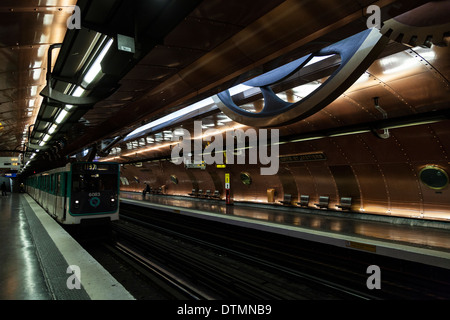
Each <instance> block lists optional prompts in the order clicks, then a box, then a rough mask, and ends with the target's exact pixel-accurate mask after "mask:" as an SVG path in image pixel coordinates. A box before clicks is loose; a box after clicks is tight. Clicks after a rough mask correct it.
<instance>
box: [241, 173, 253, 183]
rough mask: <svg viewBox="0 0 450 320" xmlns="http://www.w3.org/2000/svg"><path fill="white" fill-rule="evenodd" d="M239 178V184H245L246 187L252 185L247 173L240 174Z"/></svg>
mask: <svg viewBox="0 0 450 320" xmlns="http://www.w3.org/2000/svg"><path fill="white" fill-rule="evenodd" d="M240 178H241V182H242V183H243V184H245V185H246V186H248V185H251V184H252V178H251V177H250V174H249V173H247V172H241V175H240Z"/></svg>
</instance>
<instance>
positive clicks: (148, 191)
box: [142, 183, 150, 199]
mask: <svg viewBox="0 0 450 320" xmlns="http://www.w3.org/2000/svg"><path fill="white" fill-rule="evenodd" d="M146 193H150V186H149V185H148V184H147V183H146V184H145V189H144V190H143V191H142V197H143V198H144V199H145V194H146Z"/></svg>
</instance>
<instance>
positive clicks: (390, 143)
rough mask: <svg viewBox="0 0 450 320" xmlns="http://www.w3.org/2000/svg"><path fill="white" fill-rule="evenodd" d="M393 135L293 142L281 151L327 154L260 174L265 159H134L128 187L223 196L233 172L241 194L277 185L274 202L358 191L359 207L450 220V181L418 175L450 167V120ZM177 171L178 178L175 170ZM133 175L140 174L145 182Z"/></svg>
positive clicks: (334, 198) (253, 196)
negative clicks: (439, 183)
mask: <svg viewBox="0 0 450 320" xmlns="http://www.w3.org/2000/svg"><path fill="white" fill-rule="evenodd" d="M390 134H391V136H390V138H388V139H380V138H377V137H376V136H375V135H373V134H371V133H366V134H357V135H348V136H343V137H335V138H324V139H319V140H314V141H305V142H297V143H289V144H284V145H281V146H280V156H283V155H287V154H302V153H309V152H323V153H324V154H325V156H326V160H319V161H308V162H291V163H280V168H279V171H278V173H277V174H276V175H273V176H262V175H260V165H237V164H235V165H228V166H227V168H226V169H217V168H216V167H215V166H207V168H206V169H205V170H201V169H185V168H184V165H174V164H173V163H171V162H170V161H157V162H144V163H142V167H136V166H134V165H131V164H128V165H126V166H125V167H123V168H122V176H124V177H127V178H128V180H129V182H130V185H129V186H122V190H127V191H142V190H143V189H144V182H148V183H149V184H150V185H151V186H152V187H153V188H158V187H160V186H162V185H165V186H166V193H167V194H172V195H187V194H188V193H189V192H191V190H192V189H193V188H199V189H203V191H205V190H208V189H209V190H211V191H212V192H214V190H219V191H220V192H221V194H222V196H223V191H224V189H223V186H224V175H225V172H229V173H231V176H232V179H231V188H232V192H233V197H234V199H235V200H237V201H241V200H244V201H258V202H267V189H275V192H276V196H275V202H277V201H278V200H282V199H283V195H284V193H289V194H292V196H293V198H294V199H296V200H297V201H299V197H300V195H301V194H305V195H310V198H311V200H310V206H313V204H314V203H317V202H318V199H319V196H329V197H330V206H329V207H330V208H331V209H333V210H337V209H336V208H335V205H336V204H338V203H339V199H340V197H352V200H353V205H352V210H353V211H357V212H365V213H373V214H383V215H395V216H406V217H421V218H426V219H450V191H449V187H448V186H447V187H446V188H444V189H442V190H433V189H431V188H429V187H427V186H426V185H424V184H423V183H422V182H421V181H420V179H419V172H420V170H421V169H422V168H424V167H425V166H426V165H430V164H433V165H437V166H439V167H440V168H442V169H444V170H446V171H447V172H450V163H449V159H448V151H449V150H450V121H444V122H440V123H435V124H429V125H420V126H414V127H406V128H401V129H395V130H391V132H390ZM241 172H246V173H248V174H249V175H250V176H251V178H252V183H251V185H244V184H243V183H242V182H241V181H240V173H241ZM171 175H175V176H176V177H177V179H178V184H174V183H173V182H172V181H171V179H170V176H171ZM134 177H137V178H138V180H139V182H137V181H136V179H135V178H134Z"/></svg>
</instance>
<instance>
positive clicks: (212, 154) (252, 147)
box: [171, 121, 280, 175]
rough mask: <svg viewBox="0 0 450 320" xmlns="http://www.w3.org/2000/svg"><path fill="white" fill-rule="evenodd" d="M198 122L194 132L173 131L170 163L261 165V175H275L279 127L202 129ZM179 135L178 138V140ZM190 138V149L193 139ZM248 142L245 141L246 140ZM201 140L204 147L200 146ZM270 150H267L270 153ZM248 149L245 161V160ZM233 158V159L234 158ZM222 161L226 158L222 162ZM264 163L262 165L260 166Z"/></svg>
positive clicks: (277, 159) (277, 166) (184, 130)
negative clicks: (175, 143) (225, 129)
mask: <svg viewBox="0 0 450 320" xmlns="http://www.w3.org/2000/svg"><path fill="white" fill-rule="evenodd" d="M202 127H203V125H202V122H201V121H194V135H193V136H192V135H191V133H190V132H189V131H188V130H186V129H178V130H176V131H177V132H180V131H179V130H181V132H182V133H181V134H175V132H173V135H172V141H175V142H178V144H177V145H175V146H174V147H173V148H172V154H171V158H172V162H173V163H174V164H177V165H180V164H182V163H184V164H192V163H194V164H201V163H204V164H207V165H213V164H235V163H236V164H258V163H259V164H260V165H261V168H260V173H261V175H275V174H277V173H278V169H279V140H280V139H279V138H280V134H279V130H278V129H259V130H258V132H257V131H256V130H255V129H252V128H250V129H247V130H245V131H244V130H242V129H234V130H228V131H226V133H225V140H226V141H225V143H224V141H223V132H222V131H219V130H217V129H208V130H206V131H205V132H203V128H202ZM180 138H181V140H180ZM191 141H193V144H194V146H193V148H192V142H191ZM247 141H248V143H247V144H246V142H247ZM203 142H206V143H207V146H206V147H205V148H204V149H203ZM269 149H270V152H269ZM246 150H248V162H247V159H246V154H247V152H246ZM235 157H236V159H235ZM224 160H225V161H224ZM263 166H265V167H263Z"/></svg>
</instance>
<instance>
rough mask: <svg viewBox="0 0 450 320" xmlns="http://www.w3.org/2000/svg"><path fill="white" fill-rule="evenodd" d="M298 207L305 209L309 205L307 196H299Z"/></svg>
mask: <svg viewBox="0 0 450 320" xmlns="http://www.w3.org/2000/svg"><path fill="white" fill-rule="evenodd" d="M297 204H298V205H299V206H300V207H307V206H308V204H309V196H308V195H304V194H302V195H300V202H297Z"/></svg>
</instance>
